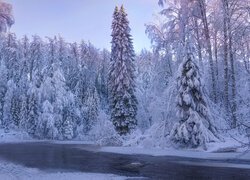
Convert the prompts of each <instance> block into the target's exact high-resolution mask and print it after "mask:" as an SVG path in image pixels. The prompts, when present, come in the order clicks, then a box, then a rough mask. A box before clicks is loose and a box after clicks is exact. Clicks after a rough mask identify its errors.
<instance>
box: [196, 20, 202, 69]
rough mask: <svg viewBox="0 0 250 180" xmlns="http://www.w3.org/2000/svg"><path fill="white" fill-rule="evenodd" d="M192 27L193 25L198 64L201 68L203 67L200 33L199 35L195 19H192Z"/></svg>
mask: <svg viewBox="0 0 250 180" xmlns="http://www.w3.org/2000/svg"><path fill="white" fill-rule="evenodd" d="M194 25H195V33H196V38H197V46H198V57H199V63H200V65H201V66H203V62H202V53H201V42H200V33H199V27H198V21H197V18H194Z"/></svg>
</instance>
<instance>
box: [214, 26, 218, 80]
mask: <svg viewBox="0 0 250 180" xmlns="http://www.w3.org/2000/svg"><path fill="white" fill-rule="evenodd" d="M217 34H218V31H217V30H215V35H214V56H215V63H216V68H215V69H216V80H217V81H218V80H219V65H218V42H217V41H218V39H217Z"/></svg>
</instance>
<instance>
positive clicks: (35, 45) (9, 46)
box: [0, 33, 110, 139]
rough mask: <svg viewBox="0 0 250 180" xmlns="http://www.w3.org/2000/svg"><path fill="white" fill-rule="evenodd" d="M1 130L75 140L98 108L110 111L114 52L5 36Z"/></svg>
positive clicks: (92, 120) (0, 47) (0, 81)
mask: <svg viewBox="0 0 250 180" xmlns="http://www.w3.org/2000/svg"><path fill="white" fill-rule="evenodd" d="M0 43H1V45H0V63H1V64H0V87H1V88H0V96H1V97H0V122H1V128H4V129H5V130H6V131H8V130H9V129H23V130H25V131H27V132H28V133H29V134H30V135H32V136H33V137H36V138H47V139H72V138H73V137H77V136H78V135H79V134H86V133H88V131H89V130H90V129H91V127H92V126H93V125H94V124H95V123H96V121H97V116H98V112H99V110H100V109H102V110H103V111H106V112H107V111H108V105H107V96H108V93H107V72H108V64H109V59H110V53H109V52H108V51H107V50H103V51H100V50H98V49H96V48H95V47H94V46H93V45H92V44H90V43H85V42H82V43H81V44H77V43H66V42H65V41H64V40H63V38H61V37H54V38H47V39H46V41H44V40H42V39H41V38H40V37H39V36H33V37H32V39H31V40H29V39H28V38H27V37H26V36H25V37H24V38H22V39H21V40H17V38H16V36H15V34H12V33H9V34H2V36H1V40H0Z"/></svg>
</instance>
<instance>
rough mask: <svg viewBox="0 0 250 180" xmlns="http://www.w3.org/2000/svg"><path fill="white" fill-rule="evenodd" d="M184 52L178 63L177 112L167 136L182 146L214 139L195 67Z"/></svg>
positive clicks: (196, 67)
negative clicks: (182, 58)
mask: <svg viewBox="0 0 250 180" xmlns="http://www.w3.org/2000/svg"><path fill="white" fill-rule="evenodd" d="M193 58H194V57H193V55H192V54H188V55H187V56H186V57H185V60H184V61H183V63H182V64H181V65H180V67H179V75H178V79H177V88H178V96H177V109H178V112H177V116H178V117H179V122H178V123H176V124H175V125H174V128H173V129H172V131H171V135H170V136H171V139H172V140H173V141H174V142H176V143H178V144H179V145H181V146H184V147H192V148H195V147H198V146H204V147H205V145H206V143H207V142H213V141H217V138H216V137H215V128H214V127H213V125H212V124H211V122H210V119H209V115H208V112H209V111H208V107H207V104H206V102H205V95H204V92H203V89H202V84H201V77H200V73H199V68H198V66H197V65H196V64H195V62H194V60H193Z"/></svg>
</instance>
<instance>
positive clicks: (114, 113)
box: [109, 6, 137, 135]
mask: <svg viewBox="0 0 250 180" xmlns="http://www.w3.org/2000/svg"><path fill="white" fill-rule="evenodd" d="M113 18H114V19H113V23H112V30H113V31H112V50H111V64H110V71H109V96H110V108H111V120H112V122H113V124H114V126H115V128H116V130H117V132H118V133H119V134H120V135H126V134H127V133H129V132H131V130H132V129H134V128H135V126H136V125H137V120H136V114H137V99H136V97H135V81H134V79H135V76H134V72H135V66H134V59H135V53H134V48H133V43H132V37H131V35H130V31H131V30H130V27H129V21H128V19H127V14H126V12H125V9H124V7H123V6H122V7H121V9H120V10H118V7H116V8H115V11H114V14H113Z"/></svg>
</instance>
